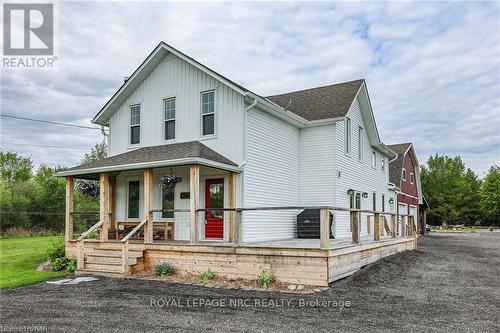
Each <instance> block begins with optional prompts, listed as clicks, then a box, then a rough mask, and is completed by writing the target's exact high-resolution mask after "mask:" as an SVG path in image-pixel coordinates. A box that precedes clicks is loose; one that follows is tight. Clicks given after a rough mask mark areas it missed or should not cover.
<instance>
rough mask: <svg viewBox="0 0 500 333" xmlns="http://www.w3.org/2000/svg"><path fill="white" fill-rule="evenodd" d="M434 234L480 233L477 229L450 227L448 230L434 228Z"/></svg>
mask: <svg viewBox="0 0 500 333" xmlns="http://www.w3.org/2000/svg"><path fill="white" fill-rule="evenodd" d="M432 232H448V233H470V232H478V229H475V228H452V227H449V228H448V229H439V228H432Z"/></svg>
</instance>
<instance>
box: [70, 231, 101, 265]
mask: <svg viewBox="0 0 500 333" xmlns="http://www.w3.org/2000/svg"><path fill="white" fill-rule="evenodd" d="M102 224H103V223H102V221H99V222H97V223H96V224H94V225H93V226H91V227H90V228H89V229H88V230H87V231H85V232H83V233H82V234H81V235H80V237H78V239H77V246H76V248H77V256H76V266H77V268H78V269H83V268H84V266H85V255H84V242H85V238H87V236H88V235H90V234H91V233H93V232H94V231H96V230H98V229H99V228H101V227H102Z"/></svg>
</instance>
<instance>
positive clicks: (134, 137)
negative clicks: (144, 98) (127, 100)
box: [130, 105, 141, 145]
mask: <svg viewBox="0 0 500 333" xmlns="http://www.w3.org/2000/svg"><path fill="white" fill-rule="evenodd" d="M140 142H141V106H140V105H132V106H131V107H130V144H131V145H136V144H139V143H140Z"/></svg>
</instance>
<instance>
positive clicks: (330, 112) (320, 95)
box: [266, 80, 365, 120]
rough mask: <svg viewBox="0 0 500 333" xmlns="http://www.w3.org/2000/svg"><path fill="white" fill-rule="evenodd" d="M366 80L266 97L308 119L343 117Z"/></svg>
mask: <svg viewBox="0 0 500 333" xmlns="http://www.w3.org/2000/svg"><path fill="white" fill-rule="evenodd" d="M364 82H365V80H355V81H350V82H344V83H338V84H332V85H329V86H324V87H317V88H312V89H306V90H300V91H294V92H289V93H285V94H280V95H273V96H267V97H266V98H267V99H268V100H270V101H272V102H273V103H276V104H278V105H279V106H281V107H283V108H286V107H287V106H288V105H289V103H290V100H291V104H290V106H288V109H287V110H289V111H291V112H293V113H295V114H297V115H299V116H301V117H302V118H305V119H307V120H318V119H328V118H337V117H343V116H345V115H346V114H347V111H349V107H350V106H351V104H352V101H353V100H354V97H356V94H357V93H358V91H359V88H360V87H361V85H362V84H363V83H364Z"/></svg>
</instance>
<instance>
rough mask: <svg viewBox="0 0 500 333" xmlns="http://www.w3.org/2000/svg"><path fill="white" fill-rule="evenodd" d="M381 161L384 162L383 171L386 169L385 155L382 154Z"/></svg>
mask: <svg viewBox="0 0 500 333" xmlns="http://www.w3.org/2000/svg"><path fill="white" fill-rule="evenodd" d="M381 163H382V171H385V157H384V156H382V160H381Z"/></svg>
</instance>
